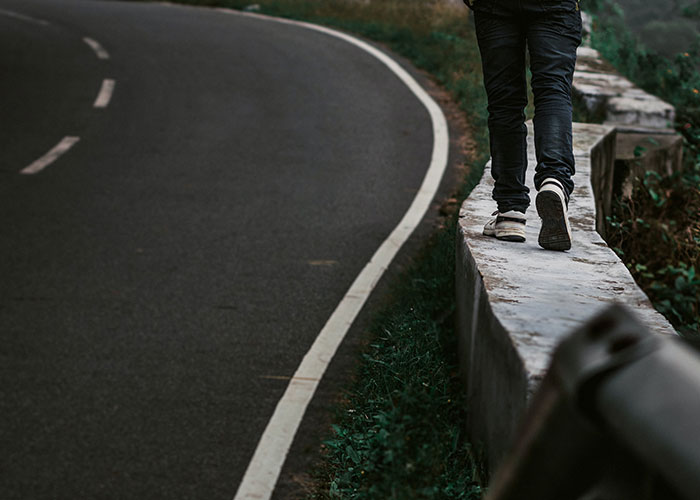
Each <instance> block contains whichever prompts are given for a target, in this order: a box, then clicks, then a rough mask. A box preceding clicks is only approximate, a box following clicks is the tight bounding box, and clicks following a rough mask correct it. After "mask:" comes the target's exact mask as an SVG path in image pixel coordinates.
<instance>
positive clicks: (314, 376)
mask: <svg viewBox="0 0 700 500" xmlns="http://www.w3.org/2000/svg"><path fill="white" fill-rule="evenodd" d="M217 10H219V11H220V12H225V13H228V14H236V15H241V16H247V17H255V18H258V19H265V20H268V21H274V22H278V23H284V24H291V25H294V26H301V27H303V28H308V29H311V30H315V31H320V32H321V33H325V34H327V35H330V36H333V37H336V38H340V39H341V40H345V41H346V42H348V43H351V44H353V45H355V46H357V47H359V48H360V49H362V50H364V51H365V52H368V53H369V54H371V55H372V56H374V57H375V58H377V59H378V60H379V61H381V62H382V63H383V64H384V65H386V66H387V68H389V69H390V70H391V71H392V72H393V73H394V74H395V75H396V76H397V77H398V78H399V79H400V80H401V81H402V82H403V83H404V84H405V85H406V86H407V87H408V88H409V89H410V90H411V91H412V92H413V94H415V96H416V97H417V98H418V100H419V101H420V102H421V103H423V105H424V106H425V107H426V109H427V110H428V113H429V114H430V119H431V121H432V126H433V152H432V158H431V161H430V166H429V168H428V171H427V173H426V175H425V178H424V179H423V183H422V185H421V187H420V189H419V191H418V193H417V194H416V197H415V198H414V199H413V202H412V203H411V206H410V207H409V209H408V211H407V212H406V213H405V214H404V216H403V219H401V221H400V222H399V224H398V225H397V226H396V227H395V228H394V230H393V231H392V232H391V234H390V235H389V237H388V238H387V239H386V240H384V242H383V243H382V244H381V245H380V247H379V248H378V249H377V251H376V252H375V253H374V255H373V256H372V259H371V260H370V261H369V262H368V263H367V264H366V265H365V267H364V269H362V271H361V272H360V274H359V275H358V276H357V278H355V281H354V282H353V284H352V285H351V286H350V289H349V290H348V291H347V293H346V294H345V297H343V300H341V302H340V303H339V304H338V306H337V307H336V309H335V311H333V314H332V315H331V316H330V318H329V319H328V321H327V322H326V324H325V326H324V327H323V329H322V330H321V332H320V333H319V334H318V337H316V340H315V341H314V343H313V345H312V346H311V349H309V351H308V352H307V353H306V355H305V356H304V359H303V360H302V362H301V364H300V365H299V367H298V368H297V370H296V372H295V373H294V377H293V378H292V379H291V380H290V381H289V384H288V385H287V389H286V391H285V392H284V395H283V396H282V399H280V400H279V402H278V403H277V407H276V408H275V412H274V414H273V415H272V418H271V419H270V421H269V422H268V424H267V427H266V428H265V432H264V433H263V435H262V437H261V438H260V442H259V443H258V446H257V448H256V450H255V454H254V455H253V459H252V460H251V462H250V463H249V464H248V468H247V470H246V472H245V475H244V477H243V480H242V482H241V484H240V486H239V487H238V491H237V493H236V496H235V497H234V500H243V499H256V500H267V499H269V498H270V497H271V496H272V492H273V491H274V488H275V485H276V484H277V479H278V477H279V474H280V471H281V470H282V466H283V465H284V461H285V459H286V457H287V454H288V453H289V448H290V447H291V445H292V441H293V440H294V436H295V434H296V432H297V429H298V428H299V424H300V423H301V420H302V418H303V417H304V413H305V412H306V408H307V406H308V404H309V402H310V401H311V398H312V397H313V395H314V393H315V392H316V388H317V386H318V384H319V381H320V379H321V377H322V376H323V374H324V373H325V371H326V368H327V367H328V365H329V363H330V361H331V359H332V358H333V356H334V354H335V352H336V350H337V349H338V346H339V345H340V343H341V342H342V341H343V338H344V337H345V335H346V333H347V332H348V330H349V329H350V326H351V325H352V323H353V321H354V320H355V318H356V317H357V315H358V313H359V312H360V310H361V309H362V307H363V305H364V304H365V301H366V300H367V298H368V297H369V295H370V293H371V292H372V290H373V289H374V287H375V286H376V284H377V282H378V281H379V279H380V278H381V277H382V275H383V274H384V271H385V270H386V269H387V267H388V266H389V264H390V263H391V261H392V260H393V259H394V257H395V256H396V254H397V252H398V251H399V249H400V248H401V246H402V245H403V244H404V243H405V242H406V241H407V240H408V238H409V236H410V235H411V233H412V232H413V230H414V229H415V228H416V227H417V226H418V224H419V223H420V221H421V220H422V219H423V216H424V215H425V213H426V212H427V210H428V208H429V207H430V202H431V201H432V199H433V197H434V196H435V194H436V193H437V190H438V187H439V185H440V180H441V179H442V175H443V173H444V172H445V169H446V168H447V159H448V152H449V135H448V129H447V121H446V119H445V116H444V115H443V113H442V110H441V109H440V107H439V106H438V105H437V103H436V102H435V101H434V100H433V99H432V98H431V97H430V96H429V95H428V93H427V92H426V91H425V90H424V89H423V88H422V87H421V86H420V85H419V84H418V82H416V81H415V80H414V79H413V77H411V75H409V74H408V73H407V72H406V71H405V70H404V69H403V68H402V67H401V66H400V65H399V64H398V63H397V62H396V61H394V60H393V59H391V58H390V57H389V56H387V55H386V54H384V53H383V52H381V51H379V50H377V49H376V48H374V47H372V46H371V45H369V44H368V43H365V42H363V41H361V40H359V39H357V38H355V37H353V36H350V35H347V34H345V33H342V32H340V31H336V30H332V29H329V28H326V27H323V26H318V25H314V24H310V23H304V22H299V21H291V20H287V19H279V18H272V17H268V16H262V15H260V14H251V13H244V12H239V11H233V10H227V9H217Z"/></svg>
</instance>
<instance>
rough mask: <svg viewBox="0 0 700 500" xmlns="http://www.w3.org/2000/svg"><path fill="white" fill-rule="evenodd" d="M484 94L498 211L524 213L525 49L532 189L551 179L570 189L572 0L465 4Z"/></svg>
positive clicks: (575, 12) (576, 37) (576, 15)
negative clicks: (470, 14)
mask: <svg viewBox="0 0 700 500" xmlns="http://www.w3.org/2000/svg"><path fill="white" fill-rule="evenodd" d="M473 10H474V22H475V24H476V35H477V39H478V41H479V50H480V51H481V61H482V65H483V71H484V86H485V87H486V94H487V96H488V112H489V119H488V126H489V134H490V138H491V172H492V174H493V178H494V180H495V187H494V190H493V198H494V200H496V202H497V203H498V210H499V211H500V212H507V211H508V210H519V211H521V212H525V210H526V209H527V207H528V206H529V204H530V197H529V196H528V192H529V189H528V188H527V186H525V170H526V169H527V151H526V141H525V139H526V136H527V127H526V126H525V111H524V109H525V107H526V106H527V86H526V79H525V69H526V68H525V66H526V58H525V50H526V46H527V50H528V52H529V54H530V70H531V71H532V91H533V94H534V97H535V117H534V120H533V121H534V126H535V153H536V158H537V167H536V169H535V187H536V188H537V189H538V190H539V188H540V185H541V183H542V181H544V180H545V179H547V178H550V177H553V178H555V179H557V180H559V181H560V182H561V183H562V185H563V186H564V189H565V191H566V195H567V197H568V196H569V195H570V194H571V191H572V190H573V189H574V183H573V181H572V180H571V177H572V176H573V175H574V172H575V166H574V155H573V146H572V138H571V113H572V107H571V81H572V78H573V73H574V65H575V63H576V48H577V47H578V46H579V45H580V43H581V12H580V11H579V6H578V2H577V1H576V0H476V2H475V3H474V6H473Z"/></svg>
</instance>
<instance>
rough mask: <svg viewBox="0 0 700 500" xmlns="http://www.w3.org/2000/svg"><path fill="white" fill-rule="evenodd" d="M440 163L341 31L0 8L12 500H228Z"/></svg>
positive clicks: (132, 8) (400, 88)
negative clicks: (360, 279)
mask: <svg viewBox="0 0 700 500" xmlns="http://www.w3.org/2000/svg"><path fill="white" fill-rule="evenodd" d="M85 38H88V40H86V39H85ZM94 42H97V44H99V46H98V45H96V44H95V43H94ZM105 80H109V81H112V83H111V84H109V83H108V84H107V86H108V87H109V86H112V89H104V88H103V87H104V85H105ZM100 100H101V101H100ZM96 105H97V107H96ZM66 138H69V140H68V142H65V139H66ZM70 138H76V139H70ZM78 138H79V140H78ZM59 144H61V145H62V149H61V150H60V151H58V152H56V151H55V150H54V147H55V146H57V145H59ZM431 149H432V129H431V124H430V121H429V118H428V114H427V112H426V110H425V108H424V107H423V106H422V105H421V103H420V102H419V101H418V100H417V99H416V98H415V97H414V96H413V95H412V94H411V93H410V91H409V90H408V89H407V88H406V87H405V85H403V84H402V83H401V82H400V81H399V80H398V79H396V78H395V77H393V75H392V74H391V73H390V72H388V71H387V69H386V68H385V67H384V66H382V65H381V64H380V63H379V62H378V61H377V60H376V59H374V58H372V57H371V56H369V55H368V54H366V53H364V52H362V51H360V50H358V49H357V48H356V47H353V46H351V45H350V44H348V43H345V42H343V41H341V40H337V39H334V38H332V37H329V36H327V35H324V34H321V33H315V32H312V31H309V30H304V29H300V28H299V27H295V26H285V25H280V24H276V23H271V22H267V21H262V20H258V19H250V18H244V17H240V16H231V15H225V14H222V13H220V12H216V11H213V10H205V9H193V8H188V7H176V6H168V5H158V4H144V3H119V2H106V1H89V0H82V1H80V0H61V1H55V0H0V218H1V219H0V222H1V224H0V380H1V384H0V415H1V417H0V418H1V426H0V498H2V499H5V500H9V499H20V498H21V499H83V498H95V499H98V498H99V499H103V498H105V499H106V498H129V499H146V498H148V499H151V498H153V499H155V498H169V499H176V498H192V499H204V498H206V499H230V498H232V496H233V495H234V493H235V492H236V488H237V485H238V484H239V482H240V480H241V478H242V476H243V473H244V472H245V468H246V466H247V464H248V462H249V461H250V458H251V456H252V454H253V452H254V450H255V446H256V444H257V441H258V439H259V437H260V435H261V433H262V431H263V429H264V428H265V425H266V423H267V421H268V419H269V418H270V415H271V414H272V412H273V410H274V407H275V404H276V403H277V401H278V399H279V398H280V396H281V394H282V392H283V391H284V389H285V387H286V384H287V380H286V378H288V377H290V376H291V375H292V374H293V373H294V371H295V369H296V367H297V366H298V364H299V362H300V360H301V358H302V356H303V355H304V353H305V352H306V351H307V349H308V348H309V346H310V344H311V343H312V342H313V340H314V338H315V336H316V335H317V334H318V332H319V330H320V329H321V328H322V326H323V324H324V323H325V321H326V320H327V318H328V317H329V315H330V314H331V312H332V311H333V309H334V308H335V306H336V305H337V303H338V302H339V301H340V300H341V298H342V297H343V295H344V293H345V291H346V290H347V288H348V286H349V285H350V283H351V282H352V280H353V279H354V278H355V276H356V275H357V274H358V273H359V271H360V270H361V269H362V267H363V266H364V264H365V263H366V262H367V260H368V259H369V258H370V256H371V255H372V253H373V252H374V250H375V249H376V248H377V247H378V246H379V244H380V243H381V242H382V241H383V239H384V238H386V236H387V235H388V234H389V233H390V232H391V230H392V229H393V228H394V226H395V225H396V224H397V222H398V221H399V220H400V219H401V216H402V215H403V213H404V212H405V211H406V209H407V207H408V206H409V204H410V203H411V200H412V199H413V196H414V195H415V192H416V190H417V189H418V187H419V186H420V183H421V181H422V178H423V176H424V174H425V170H426V168H427V166H428V165H429V163H430V154H431ZM52 150H54V152H55V153H56V154H54V155H53V156H51V157H50V158H49V157H47V156H46V155H47V153H49V152H50V151H52ZM39 160H40V161H39ZM37 162H38V163H37ZM47 162H48V163H47ZM30 166H32V168H33V169H37V173H35V174H33V175H25V174H22V173H20V172H21V171H22V170H23V169H25V168H27V167H30Z"/></svg>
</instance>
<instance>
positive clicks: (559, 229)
mask: <svg viewBox="0 0 700 500" xmlns="http://www.w3.org/2000/svg"><path fill="white" fill-rule="evenodd" d="M535 204H536V205H537V213H538V214H539V216H540V219H542V228H541V229H540V236H539V238H538V239H537V242H538V243H539V244H540V246H541V247H542V248H546V249H547V250H569V249H570V248H571V227H570V226H569V218H568V216H567V200H566V195H565V194H564V188H563V186H562V185H561V183H560V182H559V181H558V180H556V179H545V181H544V182H543V183H542V185H541V186H540V191H539V193H537V198H536V199H535Z"/></svg>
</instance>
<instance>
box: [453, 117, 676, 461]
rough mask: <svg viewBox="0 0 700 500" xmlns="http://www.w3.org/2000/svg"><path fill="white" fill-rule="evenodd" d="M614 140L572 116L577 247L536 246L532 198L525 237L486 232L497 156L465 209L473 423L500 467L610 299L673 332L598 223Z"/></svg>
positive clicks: (462, 311)
mask: <svg viewBox="0 0 700 500" xmlns="http://www.w3.org/2000/svg"><path fill="white" fill-rule="evenodd" d="M529 132H530V133H529V139H528V150H529V163H530V164H529V168H528V174H529V175H528V184H529V186H530V188H531V190H532V193H531V194H532V195H534V194H535V192H534V187H533V174H534V167H535V163H536V161H535V159H534V145H533V142H532V135H533V134H532V130H530V131H529ZM615 144H616V140H615V129H614V127H612V126H606V125H591V124H574V154H575V157H576V165H577V166H576V168H577V173H576V176H575V178H574V180H575V182H576V184H577V186H576V189H575V191H574V193H573V197H572V200H571V205H570V207H569V215H570V221H571V225H572V229H573V238H574V242H573V248H572V250H571V251H569V252H551V251H546V250H543V249H541V248H540V247H539V246H538V244H537V236H538V233H539V228H540V224H539V218H538V217H537V214H536V210H535V209H534V203H533V206H532V208H531V210H529V211H528V225H527V230H526V236H527V241H526V242H525V243H507V242H501V241H498V240H496V239H494V238H488V237H485V236H483V235H482V234H481V233H482V229H483V226H484V223H485V222H486V221H487V220H488V218H489V216H490V214H491V212H492V211H493V210H495V203H494V201H493V200H492V199H491V191H492V189H493V180H492V178H491V172H490V163H489V164H488V165H487V168H486V170H485V172H484V176H483V178H482V181H481V183H480V184H479V185H478V186H477V187H476V188H475V189H474V190H473V191H472V193H471V196H470V197H469V198H468V199H467V200H466V201H465V202H464V204H463V206H462V208H461V210H460V218H459V226H458V231H459V235H458V243H457V266H456V288H457V328H458V335H459V356H460V365H461V370H462V376H463V378H464V382H465V387H466V388H467V389H466V390H467V398H468V401H467V410H468V422H467V426H468V432H469V435H470V436H471V438H472V441H473V442H474V443H475V444H477V443H480V444H481V445H482V446H483V448H484V452H485V457H486V459H487V462H488V465H489V467H491V468H492V470H493V467H495V465H496V464H497V463H498V462H499V460H500V459H501V458H502V457H503V455H504V453H505V452H506V451H507V448H508V446H509V444H510V442H511V440H512V438H513V437H514V433H515V430H516V425H517V422H518V421H519V419H520V417H521V416H522V415H523V413H524V411H525V408H526V405H527V404H528V400H529V398H530V396H531V395H532V394H533V392H534V390H535V389H536V387H537V385H538V383H539V381H540V380H541V378H542V377H543V375H544V373H545V371H546V368H547V366H548V365H549V361H550V356H551V353H552V351H553V349H554V347H555V346H556V345H557V344H558V342H559V341H560V340H561V339H562V337H563V336H565V335H566V334H568V333H569V332H571V331H572V330H573V329H574V328H576V327H577V326H579V325H580V324H581V323H583V322H584V321H586V320H587V319H588V318H590V317H591V316H592V315H594V314H596V313H597V312H599V311H600V310H601V309H602V308H604V307H605V306H606V305H608V304H609V303H611V302H619V303H622V304H625V305H626V306H628V307H629V308H631V309H632V310H633V311H635V313H636V314H637V316H638V317H639V319H640V320H641V321H643V322H644V323H645V324H646V325H647V326H648V327H649V328H650V329H651V330H652V331H654V332H658V333H660V334H666V335H674V334H675V332H674V330H673V327H672V326H671V325H670V324H669V323H668V322H667V321H666V319H665V318H664V317H663V316H661V315H660V314H659V313H657V312H656V311H655V310H654V309H653V307H652V306H651V304H650V302H649V300H648V299H647V297H646V295H645V294H644V293H643V292H642V291H641V290H640V289H639V288H638V287H637V285H636V283H635V282H634V280H633V279H632V276H631V275H630V273H629V272H628V270H627V268H626V267H625V265H624V264H623V263H622V262H621V261H620V260H619V258H618V257H617V255H615V253H614V252H613V251H612V250H610V249H609V248H608V246H607V244H606V243H605V241H604V240H603V238H602V237H601V236H600V234H598V232H597V231H596V226H598V227H600V228H602V227H603V222H604V216H603V215H602V214H604V213H606V211H608V210H609V209H610V199H611V196H612V185H613V174H614V172H613V169H614V163H615V162H614V160H615ZM533 197H534V196H533ZM533 201H534V200H533Z"/></svg>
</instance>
